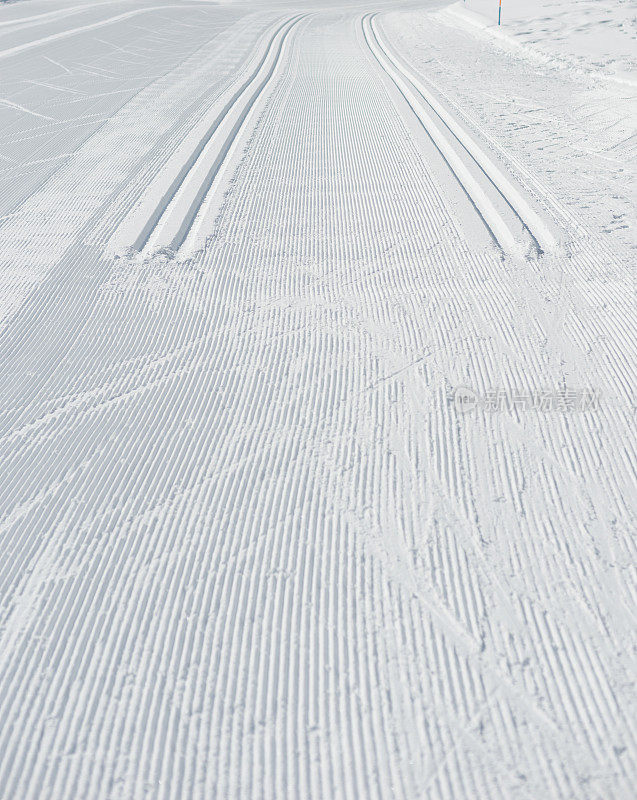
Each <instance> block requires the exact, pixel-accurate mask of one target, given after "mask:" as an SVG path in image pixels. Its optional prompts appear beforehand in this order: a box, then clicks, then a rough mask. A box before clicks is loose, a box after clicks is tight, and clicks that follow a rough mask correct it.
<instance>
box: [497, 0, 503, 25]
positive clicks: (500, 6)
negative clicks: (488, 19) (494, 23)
mask: <svg viewBox="0 0 637 800" xmlns="http://www.w3.org/2000/svg"><path fill="white" fill-rule="evenodd" d="M501 19H502V0H500V5H499V6H498V25H499V24H500V20H501Z"/></svg>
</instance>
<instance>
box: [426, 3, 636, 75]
mask: <svg viewBox="0 0 637 800" xmlns="http://www.w3.org/2000/svg"><path fill="white" fill-rule="evenodd" d="M636 8H637V6H636V5H635V3H634V2H632V0H608V2H600V0H502V25H501V26H500V27H498V0H463V2H456V3H454V4H453V5H452V6H450V7H449V8H447V9H445V10H444V11H442V12H440V16H441V17H443V18H445V20H446V21H449V20H450V18H453V20H454V21H455V23H456V24H458V23H460V24H470V25H473V26H474V27H475V26H477V27H480V28H483V29H484V30H486V31H488V32H489V33H491V34H492V35H494V36H497V37H498V38H500V39H501V40H503V41H506V42H508V43H509V44H514V45H518V46H519V47H521V48H523V49H524V50H527V51H528V52H530V53H533V54H534V55H536V56H540V57H542V58H544V59H548V60H557V61H560V62H561V63H562V64H565V65H568V66H569V67H571V68H575V69H579V70H581V71H585V72H590V71H594V72H598V73H599V74H600V75H604V76H606V77H613V78H614V79H616V80H620V81H622V82H628V83H637V64H636V59H635V55H636V53H637V47H636V43H635V40H636V38H637V36H636V30H637V25H636V18H637V12H636Z"/></svg>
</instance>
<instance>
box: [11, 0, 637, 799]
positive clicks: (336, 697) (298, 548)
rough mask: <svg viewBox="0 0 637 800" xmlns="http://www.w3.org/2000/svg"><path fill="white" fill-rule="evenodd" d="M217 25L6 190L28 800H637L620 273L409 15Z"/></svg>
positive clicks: (614, 251)
mask: <svg viewBox="0 0 637 800" xmlns="http://www.w3.org/2000/svg"><path fill="white" fill-rule="evenodd" d="M34 2H35V0H34ZM121 5H122V6H124V4H121ZM127 5H128V6H130V7H131V11H133V10H137V6H136V5H135V4H133V3H129V4H127ZM173 5H174V4H173ZM201 6H202V9H201V10H199V9H198V8H195V4H194V3H189V4H186V3H185V4H184V6H183V10H182V11H181V12H180V14H179V15H175V16H170V15H171V14H172V13H173V12H171V11H170V10H169V8H170V6H169V4H166V9H167V10H166V12H165V13H166V14H167V15H168V16H167V18H166V19H167V20H168V25H169V30H170V31H172V35H173V37H174V40H175V41H174V44H173V47H174V49H173V50H169V51H168V52H165V53H163V54H162V56H161V58H162V59H164V60H163V61H161V69H160V70H159V72H160V74H158V75H155V76H153V77H152V80H148V81H147V82H146V83H145V84H144V85H143V86H140V88H139V89H138V91H137V92H136V93H135V94H134V95H133V96H131V97H128V96H127V97H126V102H122V104H121V105H120V106H118V107H116V108H111V109H109V113H108V115H107V119H106V120H105V121H104V122H103V123H102V124H101V125H100V126H99V127H97V128H96V129H94V130H93V131H92V132H91V134H90V135H87V137H86V138H85V140H83V141H82V142H80V143H79V144H78V146H77V148H76V149H75V150H74V151H73V152H72V153H71V154H70V156H69V158H68V159H65V160H64V161H63V163H62V164H61V165H59V166H58V168H56V169H55V170H53V171H51V172H48V173H46V174H44V173H42V180H41V184H40V185H39V186H38V187H37V188H34V189H33V190H32V191H30V192H29V193H28V194H27V195H26V196H18V195H17V194H16V195H11V194H10V188H9V185H8V184H9V180H8V179H7V181H6V185H7V189H6V191H7V195H6V196H7V198H9V197H13V198H14V199H13V200H12V201H11V203H10V202H9V200H7V210H6V212H5V217H4V218H3V219H2V220H1V221H0V237H1V238H0V262H2V270H3V272H2V275H3V279H2V280H3V285H2V305H1V306H0V313H1V316H0V363H1V364H2V372H1V375H0V400H1V404H2V405H1V414H0V464H2V468H1V475H0V513H1V515H2V516H1V517H0V553H1V556H2V557H1V558H0V797H2V798H7V800H8V798H16V797H17V798H25V799H26V798H42V797H47V798H55V800H63V799H64V800H66V799H68V800H76V798H90V799H91V800H93V798H138V797H139V798H141V797H152V798H197V799H199V798H201V799H202V800H203V799H204V798H206V799H207V798H224V800H225V798H237V799H238V798H241V800H243V798H255V800H256V799H257V798H258V799H259V800H260V799H261V798H276V799H277V800H278V799H279V798H298V799H299V800H301V799H303V800H305V798H312V799H315V798H316V799H319V800H323V799H324V798H330V799H331V798H347V799H348V800H349V799H350V798H351V799H352V800H355V799H356V798H382V799H383V800H384V799H385V798H406V799H407V800H415V798H419V799H420V798H425V797H430V798H435V799H436V800H438V798H449V799H450V800H458V798H467V799H469V798H503V799H504V798H507V800H508V798H537V797H547V798H573V797H578V798H579V797H582V798H591V800H592V798H601V797H603V798H618V799H620V798H628V797H630V796H631V791H632V787H633V785H634V777H635V755H636V751H635V722H634V720H635V719H637V714H635V710H636V709H635V694H634V691H633V690H632V689H631V678H632V675H633V673H632V671H631V670H632V669H633V667H634V665H633V663H632V661H631V649H632V643H634V639H635V636H634V631H635V602H634V601H635V593H634V585H635V584H634V582H632V583H631V580H630V572H631V569H632V568H633V566H634V564H633V563H632V562H631V559H632V560H633V561H634V547H633V546H634V541H633V539H632V534H633V533H634V529H635V518H636V513H635V511H636V509H635V502H634V492H633V491H632V490H633V488H634V486H633V480H634V467H635V457H634V452H635V450H634V446H633V445H634V430H633V425H634V410H633V408H632V407H631V395H630V387H631V386H634V379H635V375H634V367H635V358H634V357H635V353H636V347H635V327H634V321H635V309H634V306H633V304H632V303H631V300H630V295H629V292H628V291H627V289H628V287H629V286H630V279H631V275H630V269H629V260H628V259H627V258H626V253H625V251H624V250H623V249H622V248H621V247H619V246H617V247H614V248H613V247H609V246H608V245H607V244H606V243H605V242H604V241H603V240H602V239H601V238H600V237H599V236H598V235H597V233H596V232H595V231H590V230H588V229H587V228H586V226H585V224H584V221H583V220H581V219H578V218H577V215H576V214H575V213H574V212H573V211H572V210H571V209H569V208H567V207H566V206H565V205H564V204H563V203H562V202H561V201H560V199H559V198H557V197H555V196H553V194H552V193H551V192H550V190H549V189H545V188H544V187H543V185H542V182H541V181H539V179H537V177H536V176H533V175H531V176H529V175H528V174H527V172H526V171H525V169H524V168H523V165H521V166H520V168H517V167H516V166H515V165H513V166H511V163H510V162H509V161H506V160H505V159H504V158H503V157H502V158H501V157H500V156H499V155H498V152H497V151H496V150H495V149H494V148H493V147H492V146H491V143H490V141H489V138H488V135H487V133H486V132H484V131H481V130H480V129H478V128H477V127H476V126H475V125H474V123H473V121H472V120H471V118H470V117H469V116H467V115H465V112H464V110H461V109H459V108H458V107H457V106H456V105H455V104H454V102H453V98H449V97H448V96H447V94H446V92H445V91H443V88H442V87H441V86H439V85H438V84H437V83H436V81H434V80H432V79H430V78H427V77H426V76H425V75H422V76H420V75H419V73H418V68H417V66H416V64H415V62H414V61H413V58H414V53H413V52H411V51H409V52H407V51H405V52H403V53H401V52H399V47H400V40H401V36H402V31H403V29H402V28H401V27H400V24H401V23H400V19H401V17H400V15H394V14H392V15H389V14H384V13H381V14H379V15H378V16H375V17H374V18H373V22H372V21H371V19H370V17H369V15H368V11H367V10H366V9H363V10H362V9H360V8H352V10H348V9H343V10H339V11H335V10H329V9H328V10H324V9H323V10H322V9H320V8H309V7H303V8H298V9H296V8H295V9H290V8H283V7H281V8H277V7H275V8H272V9H270V10H268V11H260V12H259V13H252V12H248V11H247V10H246V9H241V8H239V7H237V10H227V9H224V8H220V9H215V8H214V7H212V6H207V5H206V4H203V3H202V4H201ZM61 7H62V6H61ZM140 8H141V5H140ZM45 11H46V4H44V3H39V4H38V5H37V6H35V5H34V7H33V13H34V15H35V14H39V13H40V14H44V13H45ZM114 13H115V12H114V11H112V10H111V11H109V10H108V9H106V10H105V9H104V8H101V9H100V10H99V11H95V14H99V15H100V19H102V18H106V17H107V16H109V15H111V16H112V15H113V14H114ZM121 13H124V12H123V11H122V12H121ZM154 14H156V12H149V19H151V20H154V22H152V23H150V22H149V24H157V25H163V24H164V21H163V20H160V19H159V18H157V17H156V16H153V15H154ZM21 16H26V14H25V13H24V12H22V13H21ZM48 20H49V18H48V17H44V18H43V21H42V23H41V24H42V25H43V26H44V25H46V24H48ZM93 22H95V23H97V22H98V20H97V19H95V20H93ZM177 22H180V23H183V24H184V26H185V27H184V28H183V30H180V29H179V28H178V26H177ZM67 24H68V25H69V27H73V26H75V27H79V25H78V23H76V22H75V17H72V19H71V20H69V19H67ZM83 24H85V25H88V24H92V22H90V21H88V22H84V23H83ZM118 24H120V23H118ZM121 24H122V26H123V27H122V30H121V33H120V35H121V36H122V37H124V38H125V39H126V44H125V45H123V44H122V45H118V46H121V47H124V48H125V50H126V58H128V57H131V58H132V59H133V64H134V66H133V67H132V70H133V72H134V73H135V74H138V69H139V68H138V66H137V65H138V63H139V62H138V61H137V59H138V58H142V57H143V54H142V53H141V52H140V53H136V52H135V51H134V39H133V38H130V37H131V34H130V29H128V28H127V27H126V26H127V25H130V24H131V20H130V18H129V19H126V20H121ZM205 25H210V33H209V36H208V38H207V39H206V37H205V36H204V35H203V33H202V30H203V29H205ZM7 27H8V28H10V26H7ZM195 29H196V30H198V31H199V33H198V34H195V33H193V30H195ZM0 30H1V29H0ZM148 30H150V29H148ZM438 33H440V32H438ZM164 34H165V29H163V28H162V29H161V32H160V34H158V35H162V36H163V35H164ZM47 35H48V34H47V31H46V30H45V29H44V28H43V29H42V30H36V31H34V32H33V38H34V39H35V38H39V39H44V38H46V36H47ZM84 35H86V36H88V35H89V31H85V32H84V33H78V36H84ZM148 35H150V34H148ZM435 35H437V34H436V30H435V29H434V31H433V32H432V34H431V36H432V43H433V37H434V36H435ZM197 36H198V37H199V38H197V41H196V42H195V41H194V40H193V39H191V38H190V37H195V38H196V37H197ZM56 41H57V40H56ZM60 41H61V40H60ZM195 45H196V46H195ZM53 46H55V47H58V46H60V44H59V42H58V43H57V44H55V43H52V44H49V45H43V47H45V48H48V47H53ZM432 46H433V44H432ZM189 47H190V48H192V49H191V51H190V52H187V50H188V48H189ZM131 48H132V51H131ZM171 52H172V53H177V52H178V53H179V57H177V58H176V60H175V63H173V64H170V63H169V61H170V58H171V57H172V56H171V55H170V53H171ZM46 54H47V55H48V57H50V58H52V59H54V60H55V61H56V62H58V63H60V64H63V65H64V68H65V69H67V70H69V71H70V73H71V75H70V76H69V77H68V80H69V81H70V80H72V79H73V78H74V75H73V73H74V72H75V70H76V69H77V68H78V65H77V64H76V63H75V62H74V61H73V59H72V58H69V59H68V60H66V61H60V60H59V59H60V53H58V52H57V50H55V52H54V51H53V50H50V51H49V50H46ZM20 58H25V55H24V54H23V55H21V56H20ZM158 58H159V57H158ZM458 58H461V56H460V55H458ZM7 63H11V60H10V59H9V58H7ZM21 63H24V62H21ZM158 63H159V62H158ZM84 67H85V68H90V69H92V70H93V71H94V72H99V70H98V69H97V65H96V64H92V63H91V64H88V65H86V64H84ZM36 68H37V67H36V66H34V67H33V69H36ZM158 68H159V67H158ZM65 74H66V73H64V72H63V71H61V72H60V74H59V76H58V80H59V86H65V84H64V83H63V82H64V81H66V80H67V78H66V77H64V76H65ZM120 79H121V80H122V81H124V80H125V77H120V78H118V77H117V76H115V77H109V78H108V81H113V82H116V81H117V80H120ZM99 80H101V79H98V78H95V81H96V82H99ZM16 81H17V78H16ZM18 85H19V84H18V83H17V82H16V86H18ZM116 85H117V86H118V85H119V84H116ZM25 91H26V90H25ZM78 91H79V90H78ZM8 99H9V100H11V101H12V102H16V103H17V102H21V103H22V102H23V100H24V98H23V97H22V95H21V93H20V92H19V91H16V93H14V94H12V95H11V96H10V97H8ZM78 102H80V101H78ZM33 108H34V110H35V109H37V110H38V111H39V112H40V113H46V111H47V110H51V109H50V108H49V105H47V103H44V102H43V103H42V104H41V105H33ZM3 113H7V114H8V113H13V114H16V113H17V112H16V111H15V109H14V110H12V111H10V110H7V111H6V112H3ZM21 124H24V123H21ZM30 124H32V125H40V124H41V122H40V121H38V122H33V121H31V123H30ZM47 141H48V140H47ZM47 146H49V145H47ZM50 147H51V148H52V151H51V152H52V153H53V149H54V148H55V147H56V145H55V143H54V142H53V143H51V145H50ZM36 168H37V169H39V167H37V166H36ZM16 169H17V167H16V166H15V165H11V166H8V167H7V170H13V172H10V173H9V172H8V174H7V176H8V177H9V175H13V174H14V173H15V170H16ZM2 185H3V189H4V187H5V181H4V179H3V180H2ZM494 220H496V221H497V222H496V223H494V224H495V225H496V228H497V230H493V227H492V225H491V224H490V223H493V221H494ZM498 230H500V233H501V235H500V236H498ZM506 231H508V232H509V236H510V239H509V238H507V237H506V235H505V236H504V237H503V236H502V233H503V232H506ZM582 231H584V234H583V233H582ZM503 238H504V239H505V241H504V242H503V241H502V239H503ZM541 251H543V254H542V252H541ZM462 386H466V387H470V388H471V389H473V390H474V391H475V392H476V393H477V394H480V395H483V396H486V395H487V394H488V392H489V390H490V388H492V387H500V388H501V389H502V390H503V391H504V392H505V393H506V394H507V396H508V397H516V396H518V397H519V396H520V395H521V396H524V393H525V391H526V392H528V391H530V390H531V389H542V388H546V387H553V388H555V387H562V388H563V389H564V390H566V389H567V388H568V387H572V386H575V387H577V388H580V389H587V388H593V389H595V390H596V391H598V392H599V394H600V398H601V399H600V402H599V405H596V406H595V407H592V408H589V410H586V411H579V412H578V411H575V412H570V413H569V410H568V408H567V409H565V410H562V411H558V410H553V411H549V412H546V411H544V412H543V411H537V410H536V411H533V412H531V411H528V410H525V409H524V408H523V406H521V405H520V404H519V402H518V403H517V405H516V406H515V407H513V408H511V409H503V410H501V411H500V412H499V413H498V412H493V413H491V412H489V411H488V410H486V409H483V408H480V407H477V408H476V409H475V410H474V411H473V412H471V413H463V409H462V408H459V407H458V404H457V403H456V402H454V398H455V397H456V396H455V394H454V390H456V389H457V388H458V387H462ZM562 399H564V398H562Z"/></svg>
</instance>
